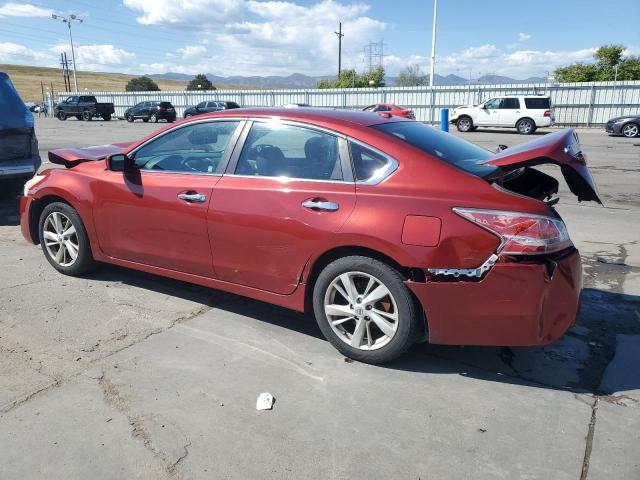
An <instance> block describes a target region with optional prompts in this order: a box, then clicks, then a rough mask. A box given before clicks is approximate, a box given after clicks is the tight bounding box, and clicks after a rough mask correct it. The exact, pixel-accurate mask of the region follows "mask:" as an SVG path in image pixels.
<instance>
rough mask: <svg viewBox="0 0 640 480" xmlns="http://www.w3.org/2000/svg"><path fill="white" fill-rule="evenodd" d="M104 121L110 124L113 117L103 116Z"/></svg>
mask: <svg viewBox="0 0 640 480" xmlns="http://www.w3.org/2000/svg"><path fill="white" fill-rule="evenodd" d="M102 119H103V120H104V121H105V122H108V121H109V120H111V115H103V116H102Z"/></svg>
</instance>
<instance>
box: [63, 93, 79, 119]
mask: <svg viewBox="0 0 640 480" xmlns="http://www.w3.org/2000/svg"><path fill="white" fill-rule="evenodd" d="M78 102H79V97H77V96H73V97H69V98H67V99H66V100H65V101H64V103H65V104H66V106H65V109H64V110H65V113H66V114H67V116H73V115H78V114H79V110H78Z"/></svg>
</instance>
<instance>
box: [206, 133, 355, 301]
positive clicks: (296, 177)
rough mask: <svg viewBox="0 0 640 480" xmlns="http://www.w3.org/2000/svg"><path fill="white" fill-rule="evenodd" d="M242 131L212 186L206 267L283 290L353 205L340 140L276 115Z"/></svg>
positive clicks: (228, 278) (293, 283)
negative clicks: (210, 256)
mask: <svg viewBox="0 0 640 480" xmlns="http://www.w3.org/2000/svg"><path fill="white" fill-rule="evenodd" d="M243 136H244V138H245V140H244V143H243V145H242V148H241V149H240V148H236V151H235V152H234V158H232V160H231V162H230V165H229V167H228V169H227V173H225V175H224V176H223V177H222V179H221V180H220V181H219V182H218V183H217V184H216V187H215V188H214V191H213V199H212V201H211V209H210V213H209V231H210V232H211V241H212V251H213V263H214V267H215V270H216V273H217V274H218V276H219V278H220V279H222V280H226V281H228V282H232V283H236V284H240V285H246V286H250V287H254V288H258V289H261V290H267V291H270V292H274V293H278V294H283V295H286V294H290V293H292V292H293V291H294V290H295V289H296V287H297V286H298V284H299V281H300V275H301V274H302V271H303V268H304V266H305V264H306V262H307V261H308V260H309V258H310V256H311V255H312V254H313V253H314V252H316V251H317V250H318V249H319V248H322V246H323V245H324V244H326V243H328V242H329V240H330V238H331V237H332V236H333V235H334V234H335V232H337V231H338V230H339V229H340V227H341V226H342V225H343V224H344V223H345V221H346V219H347V218H348V217H349V215H350V214H351V212H352V210H353V207H354V204H355V184H354V182H353V178H352V177H353V174H352V172H351V167H350V163H349V159H348V148H347V143H346V140H345V139H344V138H342V137H341V136H339V135H336V134H333V133H331V132H327V131H324V130H318V129H315V128H313V127H310V126H302V125H299V124H295V123H287V122H278V121H255V122H253V123H252V124H251V125H248V126H247V127H245V132H244V134H243Z"/></svg>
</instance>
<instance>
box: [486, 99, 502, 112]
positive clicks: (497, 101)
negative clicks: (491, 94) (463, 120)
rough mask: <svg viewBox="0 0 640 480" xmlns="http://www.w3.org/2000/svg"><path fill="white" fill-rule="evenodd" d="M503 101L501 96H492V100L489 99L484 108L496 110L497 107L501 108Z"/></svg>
mask: <svg viewBox="0 0 640 480" xmlns="http://www.w3.org/2000/svg"><path fill="white" fill-rule="evenodd" d="M501 103H502V99H501V98H492V99H491V100H487V103H485V104H484V108H486V109H487V110H494V109H496V108H500V104H501Z"/></svg>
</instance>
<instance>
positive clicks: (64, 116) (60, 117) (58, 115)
mask: <svg viewBox="0 0 640 480" xmlns="http://www.w3.org/2000/svg"><path fill="white" fill-rule="evenodd" d="M56 118H57V119H58V120H62V121H64V120H66V119H67V114H66V113H64V112H63V111H62V110H60V111H59V112H58V113H56Z"/></svg>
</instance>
